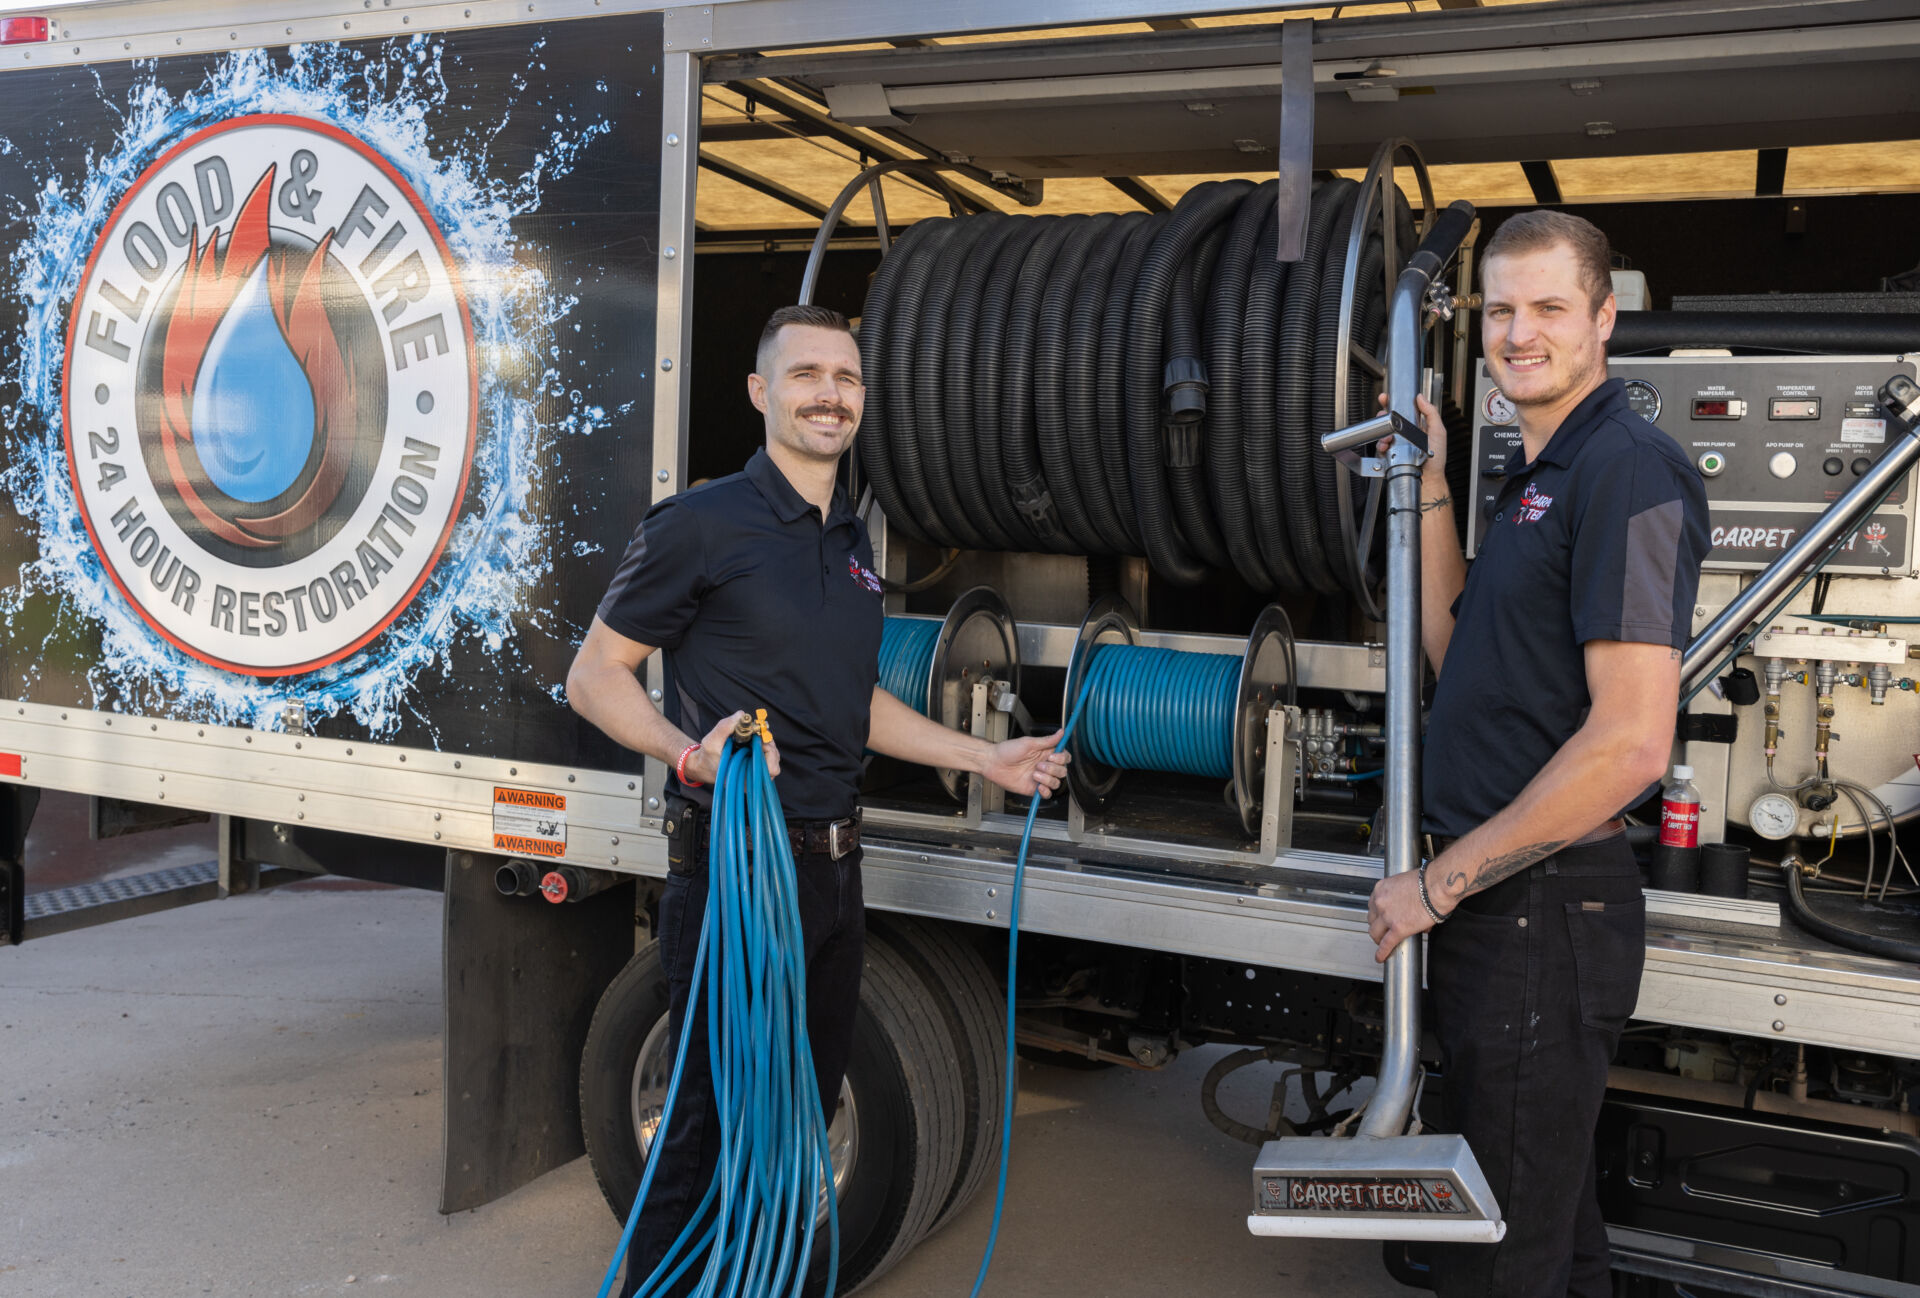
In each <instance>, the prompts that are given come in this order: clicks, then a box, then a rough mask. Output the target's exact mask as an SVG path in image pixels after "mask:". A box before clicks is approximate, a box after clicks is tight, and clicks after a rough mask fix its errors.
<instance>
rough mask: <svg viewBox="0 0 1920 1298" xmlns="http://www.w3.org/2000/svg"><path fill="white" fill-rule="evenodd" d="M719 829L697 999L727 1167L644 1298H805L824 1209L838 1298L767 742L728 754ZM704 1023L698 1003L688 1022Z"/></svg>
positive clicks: (834, 1237) (637, 1205)
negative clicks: (680, 1287)
mask: <svg viewBox="0 0 1920 1298" xmlns="http://www.w3.org/2000/svg"><path fill="white" fill-rule="evenodd" d="M712 824H713V828H712V834H711V836H710V839H709V846H708V852H707V875H708V893H707V913H706V919H705V920H704V921H703V922H702V924H701V926H700V945H699V948H698V950H697V952H696V954H695V956H694V967H693V993H692V994H693V996H694V997H704V998H705V1001H706V1005H707V1040H706V1042H705V1048H706V1050H707V1057H708V1062H709V1064H710V1065H711V1067H712V1071H713V1094H714V1104H715V1107H716V1109H717V1110H718V1112H719V1115H720V1161H719V1164H718V1166H717V1167H716V1168H715V1170H714V1175H713V1180H712V1181H711V1182H710V1183H709V1184H708V1186H707V1191H706V1195H705V1196H704V1197H703V1198H702V1199H701V1200H700V1204H699V1206H698V1207H697V1208H695V1209H694V1211H693V1215H692V1216H691V1217H690V1218H689V1219H688V1221H687V1226H686V1229H685V1230H683V1231H682V1232H681V1233H680V1237H679V1238H678V1239H676V1240H674V1242H673V1244H672V1246H671V1247H669V1248H668V1250H667V1253H666V1256H665V1257H664V1258H662V1259H661V1261H660V1263H659V1265H658V1266H656V1267H655V1268H654V1269H653V1273H652V1274H651V1275H649V1276H648V1277H647V1278H646V1280H645V1282H644V1283H642V1284H641V1286H640V1288H639V1290H638V1294H639V1298H650V1296H651V1295H655V1294H661V1293H665V1292H667V1291H668V1290H669V1289H671V1288H672V1287H673V1285H674V1284H675V1283H676V1282H677V1281H678V1280H679V1279H680V1277H681V1276H682V1275H684V1274H686V1273H687V1272H688V1271H689V1270H692V1269H695V1268H698V1273H699V1276H700V1280H699V1284H698V1287H697V1288H696V1289H695V1290H694V1293H695V1294H697V1295H700V1296H701V1298H707V1296H708V1295H723V1294H724V1295H728V1296H729V1298H774V1295H783V1296H785V1298H799V1295H800V1292H801V1290H802V1288H803V1287H804V1286H805V1284H806V1281H807V1259H808V1257H809V1256H810V1255H811V1254H812V1251H813V1243H814V1227H815V1221H816V1217H815V1210H814V1204H815V1202H816V1201H817V1200H818V1199H819V1198H821V1197H824V1198H825V1200H826V1203H827V1231H828V1238H829V1250H830V1251H829V1254H828V1266H827V1288H826V1292H828V1293H832V1292H833V1289H834V1284H835V1281H836V1280H837V1278H838V1276H839V1271H840V1216H839V1205H838V1202H837V1200H836V1199H835V1196H834V1194H833V1161H832V1158H831V1155H830V1152H829V1147H828V1144H827V1120H826V1115H825V1113H824V1112H823V1110H822V1109H821V1107H820V1092H819V1083H818V1080H817V1079H816V1078H815V1077H814V1073H813V1050H812V1048H811V1047H810V1046H809V1045H808V1042H807V974H806V966H805V962H804V954H803V953H804V952H805V950H806V945H805V943H804V941H803V940H802V938H801V931H800V906H799V899H798V896H797V894H796V892H795V884H794V871H793V850H792V846H791V844H790V843H789V841H788V839H787V822H786V817H785V816H784V815H783V814H782V812H781V810H780V795H779V794H777V793H775V792H774V790H773V779H772V777H771V776H770V775H768V773H767V760H766V753H765V750H764V749H763V748H762V747H761V744H760V742H759V740H758V739H748V740H746V741H745V742H744V743H740V742H730V743H729V744H728V745H727V748H726V752H725V754H724V755H723V756H722V758H721V760H720V772H719V775H718V776H717V777H716V778H715V780H714V783H713V822H712ZM749 853H751V858H750V857H749ZM749 859H751V861H752V863H753V864H752V868H749ZM693 1017H694V1005H693V1004H692V1003H689V1005H688V1007H687V1018H686V1020H685V1021H686V1022H689V1023H690V1022H692V1021H693ZM679 1035H680V1040H679V1042H678V1044H677V1045H676V1047H675V1050H674V1057H673V1075H672V1078H671V1080H670V1081H669V1082H668V1084H667V1103H666V1108H665V1109H664V1110H663V1112H662V1113H661V1116H660V1126H659V1131H660V1133H661V1134H662V1135H664V1134H665V1132H666V1131H667V1130H668V1128H669V1126H670V1124H671V1123H672V1121H673V1110H674V1104H675V1102H676V1101H677V1100H678V1099H679V1095H680V1076H681V1071H682V1069H683V1068H684V1066H685V1064H686V1058H687V1045H688V1042H689V1041H690V1040H692V1038H693V1033H691V1032H682V1033H680V1034H679ZM659 1166H660V1160H659V1159H657V1158H649V1159H648V1160H647V1170H646V1175H645V1176H643V1177H642V1178H641V1181H640V1193H639V1194H638V1195H636V1196H635V1198H634V1201H633V1211H632V1212H631V1213H629V1214H628V1216H627V1225H626V1229H625V1231H624V1232H623V1233H622V1234H621V1236H620V1243H619V1246H618V1247H617V1248H616V1249H615V1250H614V1254H613V1260H612V1261H611V1262H610V1263H609V1264H608V1265H607V1274H606V1278H605V1279H604V1280H603V1281H602V1282H601V1285H600V1298H607V1294H608V1292H609V1291H610V1290H611V1289H612V1288H613V1284H614V1279H615V1277H616V1276H618V1274H619V1272H620V1263H621V1260H622V1259H623V1258H625V1256H626V1253H627V1247H628V1245H629V1244H631V1243H632V1240H633V1231H634V1227H635V1226H637V1225H638V1224H639V1221H640V1213H641V1211H642V1210H643V1209H644V1208H645V1207H646V1203H647V1191H648V1189H649V1188H650V1187H651V1186H652V1184H653V1175H654V1172H655V1170H656V1169H658V1167H659ZM823 1186H824V1187H825V1189H826V1193H825V1194H824V1196H822V1194H821V1190H822V1187H823Z"/></svg>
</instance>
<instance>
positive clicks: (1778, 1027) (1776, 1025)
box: [1773, 1019, 1787, 1032]
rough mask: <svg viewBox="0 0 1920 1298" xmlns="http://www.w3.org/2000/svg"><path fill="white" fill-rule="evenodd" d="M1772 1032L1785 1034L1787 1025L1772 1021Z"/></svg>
mask: <svg viewBox="0 0 1920 1298" xmlns="http://www.w3.org/2000/svg"><path fill="white" fill-rule="evenodd" d="M1773 1030H1774V1031H1775V1032H1785V1031H1786V1030H1787V1025H1786V1024H1785V1023H1782V1022H1781V1021H1780V1020H1779V1019H1775V1020H1774V1021H1773Z"/></svg>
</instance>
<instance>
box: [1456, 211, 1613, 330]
mask: <svg viewBox="0 0 1920 1298" xmlns="http://www.w3.org/2000/svg"><path fill="white" fill-rule="evenodd" d="M1560 246H1564V247H1566V249H1567V250H1568V251H1569V252H1571V253H1572V254H1573V260H1574V264H1575V265H1576V266H1577V267H1578V268H1579V271H1580V281H1581V283H1583V284H1585V285H1586V287H1587V297H1588V298H1589V299H1590V305H1591V306H1592V308H1593V310H1595V311H1598V310H1599V309H1600V304H1601V303H1602V302H1605V301H1606V300H1607V294H1609V293H1611V292H1613V249H1612V247H1611V246H1610V245H1609V244H1608V243H1607V236H1606V235H1605V234H1603V233H1602V232H1601V230H1600V227H1599V226H1597V225H1595V224H1594V223H1593V222H1591V221H1588V220H1586V219H1584V218H1582V217H1578V216H1575V215H1573V214H1572V213H1571V212H1551V211H1546V210H1544V209H1543V210H1538V211H1533V212H1521V213H1518V214H1517V215H1514V216H1510V217H1508V218H1507V219H1506V220H1504V221H1502V222H1501V223H1500V228H1499V229H1498V230H1495V231H1494V232H1493V238H1491V239H1489V240H1487V247H1486V251H1485V252H1483V253H1481V254H1480V258H1481V261H1482V263H1483V264H1484V263H1485V262H1489V261H1492V260H1493V259H1494V258H1495V257H1506V256H1515V257H1518V256H1524V255H1526V254H1527V253H1530V252H1544V251H1546V250H1547V249H1549V248H1554V247H1560Z"/></svg>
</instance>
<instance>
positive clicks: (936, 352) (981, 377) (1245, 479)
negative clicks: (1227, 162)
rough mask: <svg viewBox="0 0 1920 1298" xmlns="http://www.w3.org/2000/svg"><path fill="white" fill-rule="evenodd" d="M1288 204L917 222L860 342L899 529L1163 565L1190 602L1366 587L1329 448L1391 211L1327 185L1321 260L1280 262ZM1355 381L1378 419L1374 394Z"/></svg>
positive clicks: (1365, 328)
mask: <svg viewBox="0 0 1920 1298" xmlns="http://www.w3.org/2000/svg"><path fill="white" fill-rule="evenodd" d="M1276 188H1277V186H1276V185H1275V184H1274V182H1271V181H1270V182H1268V183H1266V184H1263V185H1258V186H1255V185H1253V184H1251V183H1250V182H1248V181H1244V180H1232V181H1218V182H1211V183H1207V184H1202V185H1199V186H1196V187H1195V188H1194V189H1192V190H1190V191H1189V192H1188V193H1187V194H1186V195H1185V196H1184V197H1183V198H1182V199H1181V200H1180V202H1179V204H1178V205H1176V207H1175V208H1174V210H1173V211H1171V212H1164V213H1157V214H1152V215H1149V214H1147V213H1141V212H1136V213H1130V214H1127V215H1124V216H1115V215H1100V216H1093V217H1081V216H1073V217H1044V216H1043V217H1022V216H1001V215H997V214H986V215H981V216H972V217H959V218H944V217H943V218H932V219H928V220H923V221H918V222H916V223H914V224H913V225H912V226H910V227H909V228H908V229H907V230H906V232H905V233H903V234H902V235H901V237H900V238H899V239H898V240H896V241H895V243H894V245H893V249H892V251H891V252H889V253H888V254H887V256H886V257H885V258H884V259H883V260H882V262H881V266H880V270H879V273H878V274H876V275H875V276H874V279H873V284H872V287H871V288H870V289H869V290H868V295H867V302H866V309H865V312H864V314H863V318H862V321H861V328H860V345H861V357H862V361H863V363H864V364H865V366H866V375H867V388H868V392H867V407H866V411H867V413H866V426H865V427H864V428H863V429H862V430H861V435H860V440H859V446H860V453H861V459H862V464H863V466H864V467H865V469H866V473H867V476H868V478H869V480H870V481H871V482H872V484H873V491H874V496H875V498H876V499H877V500H878V501H879V503H880V506H881V508H882V509H884V510H885V511H886V514H887V518H888V520H889V522H890V523H892V524H893V525H894V526H896V527H898V528H900V529H901V531H903V532H904V533H906V534H907V535H908V536H910V537H913V538H914V539H917V540H921V541H925V542H930V543H933V544H937V545H941V546H957V547H962V548H968V549H999V550H1015V551H1052V552H1057V553H1065V554H1084V555H1089V556H1109V555H1112V556H1117V555H1144V556H1145V557H1146V558H1147V559H1148V560H1149V561H1150V562H1151V563H1152V564H1153V566H1154V568H1155V570H1156V571H1157V572H1158V573H1159V574H1160V575H1161V576H1162V577H1164V578H1166V579H1167V580H1169V581H1173V582H1176V583H1179V584H1184V585H1192V584H1195V583H1198V582H1200V581H1202V580H1204V579H1205V578H1206V576H1207V574H1208V572H1209V571H1211V570H1228V571H1232V572H1234V573H1237V574H1238V575H1239V577H1240V578H1241V580H1243V581H1245V582H1246V584H1247V585H1249V586H1251V587H1253V588H1254V589H1256V590H1258V591H1261V592H1262V593H1266V592H1271V591H1276V590H1278V591H1308V590H1313V591H1320V592H1323V593H1329V594H1331V593H1336V592H1338V591H1340V590H1342V589H1343V588H1346V589H1354V588H1356V585H1357V583H1359V582H1361V581H1364V580H1366V574H1365V573H1364V572H1361V571H1356V565H1355V563H1354V562H1353V561H1352V559H1351V558H1350V556H1349V555H1348V553H1347V549H1348V547H1347V543H1346V541H1345V540H1344V539H1343V530H1344V528H1343V523H1342V520H1341V517H1340V514H1339V512H1338V511H1337V509H1336V508H1335V507H1334V506H1332V505H1331V504H1326V503H1323V500H1324V499H1327V498H1330V496H1331V492H1330V489H1329V484H1328V481H1327V479H1329V478H1330V476H1331V472H1332V464H1331V462H1330V461H1328V462H1326V463H1322V462H1321V461H1324V460H1325V456H1324V455H1323V454H1321V453H1320V452H1319V437H1320V435H1321V434H1322V433H1325V432H1329V431H1331V428H1330V423H1331V420H1332V418H1333V408H1334V400H1333V392H1332V384H1333V382H1334V373H1335V363H1336V361H1337V359H1338V357H1337V356H1336V354H1335V352H1336V342H1335V338H1334V334H1335V333H1336V330H1335V328H1334V323H1333V322H1334V321H1336V320H1337V317H1338V312H1339V302H1340V288H1341V284H1342V282H1343V277H1344V275H1345V272H1346V269H1347V267H1346V255H1347V243H1348V240H1347V237H1346V232H1347V231H1348V229H1349V228H1350V225H1351V222H1352V221H1354V220H1356V219H1366V220H1368V221H1369V222H1371V223H1373V224H1374V225H1376V226H1377V223H1378V216H1377V214H1375V213H1373V212H1368V213H1365V214H1357V213H1356V212H1355V211H1354V203H1355V199H1356V197H1357V193H1358V190H1359V186H1358V185H1356V184H1355V183H1354V182H1353V181H1350V180H1335V181H1329V182H1326V183H1324V184H1322V185H1320V186H1319V187H1318V188H1317V189H1316V190H1315V192H1314V195H1313V198H1312V205H1311V208H1310V212H1309V223H1308V238H1307V249H1306V256H1305V257H1304V258H1303V260H1302V261H1300V262H1298V263H1294V264H1291V265H1281V264H1279V263H1276V262H1275V261H1274V260H1273V254H1274V247H1275V243H1276V233H1275V231H1276V216H1275V212H1274V204H1275V190H1276ZM1398 215H1399V220H1400V221H1401V222H1402V223H1404V222H1405V220H1406V217H1405V216H1404V214H1398ZM1409 242H1410V240H1409V239H1408V238H1404V237H1403V238H1401V239H1400V240H1399V247H1401V248H1402V249H1404V248H1405V247H1406V246H1407V244H1408V243H1409ZM1360 246H1361V263H1362V264H1361V265H1360V266H1359V267H1358V268H1357V269H1358V270H1359V271H1360V272H1361V278H1360V280H1359V281H1358V282H1357V297H1356V302H1355V311H1354V339H1355V341H1356V342H1357V343H1359V345H1361V346H1362V347H1365V348H1368V349H1372V348H1374V347H1375V346H1376V344H1377V342H1378V337H1379V333H1380V327H1381V322H1382V320H1383V319H1384V317H1385V309H1384V283H1385V274H1384V272H1385V267H1384V265H1383V259H1384V246H1383V243H1382V240H1381V239H1380V237H1379V232H1378V230H1377V229H1372V230H1370V231H1369V232H1368V237H1367V238H1365V239H1363V240H1362V241H1361V245H1360ZM1349 385H1350V386H1349V391H1348V417H1349V418H1359V417H1361V415H1362V414H1363V413H1364V412H1365V411H1366V410H1368V409H1369V408H1370V405H1371V402H1372V394H1373V391H1374V386H1373V380H1372V377H1371V376H1370V375H1368V374H1366V373H1365V372H1363V371H1358V370H1355V371H1353V372H1351V373H1350V376H1349ZM1316 457H1318V458H1316Z"/></svg>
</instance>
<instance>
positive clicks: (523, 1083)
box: [440, 852, 634, 1213]
mask: <svg viewBox="0 0 1920 1298" xmlns="http://www.w3.org/2000/svg"><path fill="white" fill-rule="evenodd" d="M505 861H506V858H505V857H499V856H491V855H487V854H484V853H480V852H450V853H448V854H447V883H446V904H445V910H444V912H443V915H444V926H445V952H444V958H445V961H446V1032H445V1037H444V1042H443V1046H442V1069H443V1078H444V1084H445V1094H444V1096H443V1098H442V1102H441V1124H442V1130H443V1132H444V1142H443V1146H444V1149H445V1161H444V1163H443V1165H442V1170H441V1180H440V1211H441V1212H443V1213H451V1212H461V1211H464V1210H466V1209H468V1208H477V1207H479V1206H480V1205H482V1204H484V1203H491V1202H492V1201H493V1200H495V1199H497V1198H499V1197H500V1196H501V1195H504V1194H507V1193H510V1192H511V1191H513V1190H517V1189H518V1188H520V1187H521V1186H523V1185H525V1184H526V1183H527V1182H529V1181H531V1180H533V1179H534V1178H535V1177H537V1176H540V1175H542V1174H543V1173H546V1172H550V1171H552V1170H553V1169H554V1168H556V1167H559V1166H561V1165H562V1164H564V1163H568V1162H571V1161H572V1160H573V1159H575V1158H577V1157H579V1156H580V1155H581V1154H582V1153H584V1152H585V1145H584V1144H583V1143H582V1141H581V1135H580V1051H581V1047H582V1046H583V1045H585V1043H586V1039H587V1025H588V1023H589V1022H590V1021H591V1020H592V1018H593V1007H594V1004H595V1003H596V1002H597V1001H598V999H599V997H600V993H601V992H602V991H603V990H604V989H605V988H606V986H607V984H608V983H609V982H611V981H613V977H614V975H615V974H617V973H619V972H620V970H621V968H622V967H623V966H625V964H626V963H627V961H628V960H629V959H631V958H632V956H633V952H634V912H633V908H634V885H633V884H632V883H623V884H621V885H619V886H618V887H614V888H609V889H607V890H606V891H605V892H601V893H597V894H595V895H594V896H592V897H589V898H587V899H586V900H584V901H579V902H572V903H568V904H566V905H558V906H556V905H550V904H548V903H547V902H545V901H543V900H541V899H540V898H538V897H503V896H501V895H500V894H499V892H498V891H497V890H496V889H495V888H494V882H493V875H494V871H495V870H497V869H498V868H499V867H500V866H501V865H503V864H504V863H505Z"/></svg>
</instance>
